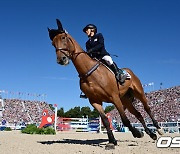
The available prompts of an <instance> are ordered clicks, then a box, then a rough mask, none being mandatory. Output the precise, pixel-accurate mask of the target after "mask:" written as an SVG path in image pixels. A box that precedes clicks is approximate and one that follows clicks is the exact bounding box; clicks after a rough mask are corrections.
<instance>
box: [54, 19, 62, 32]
mask: <svg viewBox="0 0 180 154" xmlns="http://www.w3.org/2000/svg"><path fill="white" fill-rule="evenodd" d="M56 22H57V26H58V30H60V31H63V27H62V24H61V22H60V20H59V19H56Z"/></svg>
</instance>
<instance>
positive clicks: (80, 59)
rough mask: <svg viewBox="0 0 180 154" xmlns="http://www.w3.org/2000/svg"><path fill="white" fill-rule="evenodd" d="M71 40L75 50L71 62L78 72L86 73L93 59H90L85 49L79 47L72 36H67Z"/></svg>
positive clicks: (92, 64)
mask: <svg viewBox="0 0 180 154" xmlns="http://www.w3.org/2000/svg"><path fill="white" fill-rule="evenodd" d="M69 37H70V38H71V40H72V41H73V44H74V47H75V51H74V54H73V58H72V62H73V64H74V66H75V68H76V70H77V72H78V73H79V74H85V73H87V72H88V71H89V70H90V69H91V68H92V66H94V64H95V61H94V60H93V59H91V58H90V57H89V56H88V55H87V54H86V53H85V51H84V50H83V49H82V48H81V47H80V45H79V44H78V43H77V42H76V41H75V40H74V39H73V38H72V36H69Z"/></svg>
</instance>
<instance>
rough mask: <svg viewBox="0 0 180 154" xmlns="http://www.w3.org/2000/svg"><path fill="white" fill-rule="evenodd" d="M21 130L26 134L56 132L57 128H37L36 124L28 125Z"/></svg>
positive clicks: (53, 133)
mask: <svg viewBox="0 0 180 154" xmlns="http://www.w3.org/2000/svg"><path fill="white" fill-rule="evenodd" d="M21 132H22V133H25V134H52V135H55V134H56V132H55V130H54V129H53V128H51V127H46V128H37V126H36V125H34V124H30V125H27V126H26V128H24V129H23V130H21Z"/></svg>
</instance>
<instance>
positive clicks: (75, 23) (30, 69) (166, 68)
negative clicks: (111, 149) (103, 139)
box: [0, 0, 180, 110]
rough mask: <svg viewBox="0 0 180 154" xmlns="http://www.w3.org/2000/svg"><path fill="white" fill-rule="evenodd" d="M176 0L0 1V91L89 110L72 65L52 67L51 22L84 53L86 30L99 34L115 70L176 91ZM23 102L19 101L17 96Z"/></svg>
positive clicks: (179, 52)
mask: <svg viewBox="0 0 180 154" xmlns="http://www.w3.org/2000/svg"><path fill="white" fill-rule="evenodd" d="M179 8H180V1H179V0H173V1H172V0H114V1H113V0H111V1H109V0H99V1H97V0H91V1H83V0H76V1H74V0H71V1H70V0H69V1H66V0H27V1H22V0H16V1H13V0H6V1H5V0H4V1H2V0H1V1H0V56H1V58H0V68H1V70H0V90H7V91H13V92H23V93H36V94H47V97H46V100H47V101H48V103H52V104H54V103H56V104H58V107H63V108H64V109H65V110H69V109H70V108H73V107H75V106H90V104H89V103H88V101H87V100H83V99H80V98H79V94H80V89H79V79H78V74H77V72H76V70H75V68H74V66H73V65H72V63H71V64H70V65H68V66H60V65H58V64H56V55H55V50H54V48H53V47H52V45H51V41H50V39H49V37H48V32H47V27H50V28H56V22H55V19H56V18H59V19H60V20H61V21H62V24H63V27H64V28H65V29H66V30H67V31H68V32H69V33H70V34H71V35H72V36H73V37H74V38H75V40H76V41H77V42H78V43H79V44H80V45H81V47H82V48H83V49H85V42H86V41H87V36H86V35H85V34H84V33H83V32H82V29H83V27H84V26H85V25H87V24H89V23H93V24H95V25H96V26H97V27H98V31H99V32H101V33H103V35H104V38H105V45H106V49H107V50H108V51H109V52H110V53H112V54H117V55H119V57H118V58H116V57H113V59H114V61H115V62H116V63H117V64H118V66H119V67H128V68H130V69H132V70H133V71H134V72H135V74H136V75H137V76H138V77H139V78H140V80H141V82H142V84H147V83H151V82H154V90H157V89H159V87H160V83H163V88H169V87H172V86H177V85H180V79H179V76H180V71H179V70H180V69H179V67H180V28H179V27H180V9H179ZM22 97H23V96H22Z"/></svg>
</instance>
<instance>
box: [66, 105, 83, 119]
mask: <svg viewBox="0 0 180 154" xmlns="http://www.w3.org/2000/svg"><path fill="white" fill-rule="evenodd" d="M65 117H67V118H81V117H82V115H81V109H80V107H79V106H78V107H74V108H71V109H70V110H69V111H67V112H66V113H65Z"/></svg>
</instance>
